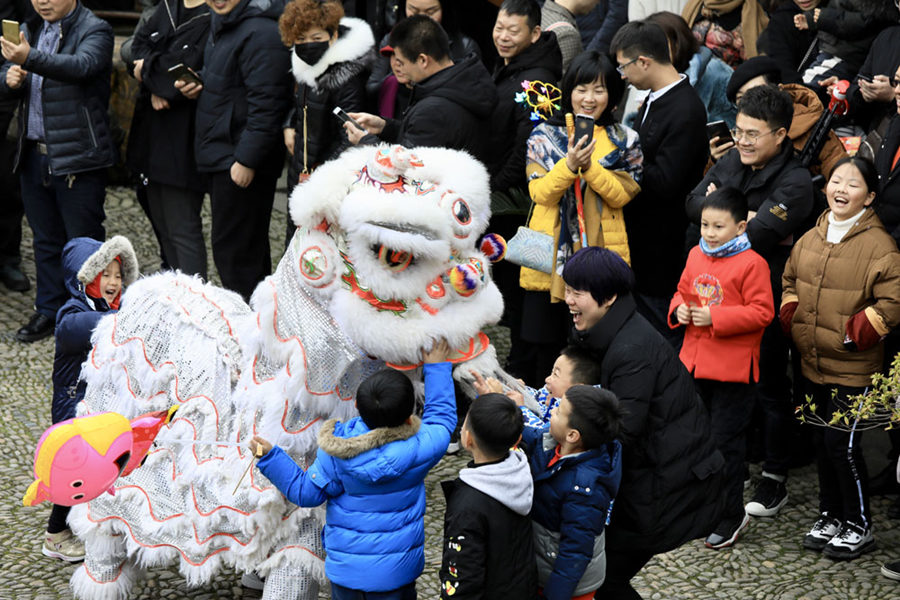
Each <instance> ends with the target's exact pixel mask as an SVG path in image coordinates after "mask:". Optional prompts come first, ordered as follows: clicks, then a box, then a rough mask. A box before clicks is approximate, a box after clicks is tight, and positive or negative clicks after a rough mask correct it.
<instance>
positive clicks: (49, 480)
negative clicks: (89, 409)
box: [22, 407, 176, 506]
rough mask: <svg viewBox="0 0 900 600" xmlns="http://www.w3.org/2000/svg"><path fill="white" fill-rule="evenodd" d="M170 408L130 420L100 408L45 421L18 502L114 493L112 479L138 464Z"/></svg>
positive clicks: (66, 501)
mask: <svg viewBox="0 0 900 600" xmlns="http://www.w3.org/2000/svg"><path fill="white" fill-rule="evenodd" d="M175 410H176V407H172V408H170V409H169V410H161V411H156V412H152V413H147V414H145V415H141V416H139V417H137V418H136V419H134V420H133V421H131V422H129V421H128V419H126V418H125V417H123V416H122V415H120V414H118V413H112V412H106V413H99V414H96V415H89V416H86V417H79V418H77V419H69V420H68V421H63V422H62V423H57V424H56V425H54V426H53V427H50V428H49V429H48V430H47V431H45V432H44V435H42V436H41V439H40V440H38V445H37V448H36V449H35V451H34V476H35V478H36V479H35V481H34V482H33V483H32V484H31V485H30V486H28V490H27V491H26V492H25V496H24V497H23V498H22V503H23V504H24V505H25V506H34V505H36V504H40V503H41V502H43V501H44V500H50V501H51V502H53V503H54V504H61V505H63V506H74V505H75V504H80V503H82V502H90V501H91V500H93V499H94V498H96V497H98V496H99V495H100V494H102V493H103V492H109V493H110V494H115V488H113V484H114V483H115V482H116V479H118V478H119V476H120V475H128V474H129V473H130V472H131V471H133V470H134V469H136V468H137V467H139V466H140V465H141V463H142V461H143V460H144V458H145V457H146V456H147V452H148V451H149V450H150V446H151V444H152V443H153V440H154V438H156V434H157V433H158V432H159V430H160V428H161V427H162V426H163V425H165V424H167V423H169V421H170V420H171V418H172V415H173V414H174V412H175Z"/></svg>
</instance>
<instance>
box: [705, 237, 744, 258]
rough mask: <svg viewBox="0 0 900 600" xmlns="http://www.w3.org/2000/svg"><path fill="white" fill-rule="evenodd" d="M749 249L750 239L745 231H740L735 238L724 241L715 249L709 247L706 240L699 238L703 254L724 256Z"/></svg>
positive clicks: (715, 256)
mask: <svg viewBox="0 0 900 600" xmlns="http://www.w3.org/2000/svg"><path fill="white" fill-rule="evenodd" d="M749 249H750V239H749V238H748V237H747V234H746V233H742V234H741V235H739V236H737V237H736V238H734V239H732V240H728V241H727V242H726V243H724V244H722V245H721V246H719V247H718V248H715V249H713V248H710V247H709V246H708V245H707V244H706V240H704V239H703V238H700V250H702V251H703V254H705V255H707V256H712V257H713V258H725V257H727V256H734V255H735V254H740V253H741V252H743V251H744V250H749Z"/></svg>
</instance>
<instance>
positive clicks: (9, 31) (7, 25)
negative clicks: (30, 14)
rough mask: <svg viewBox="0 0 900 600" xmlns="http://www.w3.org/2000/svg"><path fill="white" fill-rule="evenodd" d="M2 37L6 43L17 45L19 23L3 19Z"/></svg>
mask: <svg viewBox="0 0 900 600" xmlns="http://www.w3.org/2000/svg"><path fill="white" fill-rule="evenodd" d="M3 37H5V38H6V41H7V42H10V43H12V44H18V43H19V23H18V22H17V21H10V20H8V19H3Z"/></svg>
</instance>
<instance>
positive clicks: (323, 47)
mask: <svg viewBox="0 0 900 600" xmlns="http://www.w3.org/2000/svg"><path fill="white" fill-rule="evenodd" d="M328 47H329V44H328V42H309V43H306V44H294V54H296V55H297V58H299V59H300V60H302V61H303V62H305V63H306V64H308V65H314V64H316V63H317V62H319V61H320V60H321V59H322V56H323V55H324V54H325V52H326V51H327V50H328Z"/></svg>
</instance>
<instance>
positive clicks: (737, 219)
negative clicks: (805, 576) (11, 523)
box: [669, 187, 775, 549]
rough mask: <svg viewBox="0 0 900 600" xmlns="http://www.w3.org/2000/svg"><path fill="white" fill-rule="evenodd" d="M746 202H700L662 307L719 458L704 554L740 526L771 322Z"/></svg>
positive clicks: (725, 195)
mask: <svg viewBox="0 0 900 600" xmlns="http://www.w3.org/2000/svg"><path fill="white" fill-rule="evenodd" d="M746 228H747V199H746V197H744V195H743V194H742V193H741V192H740V191H739V190H737V189H734V188H727V187H726V188H722V189H718V190H714V191H712V192H710V193H709V194H708V195H707V196H706V198H705V199H704V201H703V205H702V212H701V217H700V235H701V239H700V245H699V246H697V247H695V248H693V249H692V250H691V252H690V254H689V255H688V259H687V264H686V265H685V268H684V272H683V273H682V274H681V280H680V281H679V282H678V289H677V291H676V293H675V296H674V297H673V298H672V302H671V303H670V305H669V325H670V326H671V327H672V328H673V329H674V328H676V327H680V326H682V325H683V326H685V327H686V328H687V329H686V331H685V334H684V345H683V346H682V347H681V354H680V355H679V357H680V358H681V362H683V363H684V366H685V367H686V368H687V370H688V371H690V373H691V374H692V375H693V376H694V382H695V384H696V386H697V391H698V393H699V394H700V396H701V397H702V398H703V401H704V403H705V404H706V406H707V408H708V409H709V412H710V419H711V420H712V429H713V436H714V437H715V441H716V445H717V446H718V448H719V450H720V451H721V452H722V454H723V455H724V456H725V494H726V509H725V513H724V517H723V519H722V521H721V522H720V523H719V525H718V526H717V527H716V528H715V530H713V532H712V533H711V534H710V535H709V537H707V538H706V546H707V547H708V548H715V549H719V548H726V547H728V546H731V545H732V544H734V542H735V540H737V537H738V534H739V533H740V532H741V530H742V529H743V528H744V527H746V526H747V523H748V521H749V518H750V517H749V516H748V515H747V514H746V513H745V512H744V501H743V479H744V458H745V456H744V455H745V453H746V442H745V433H746V428H747V424H748V422H749V420H750V413H751V412H752V409H753V405H754V394H755V390H756V387H755V383H756V381H757V380H758V379H759V344H760V341H761V340H762V335H763V330H764V329H765V328H766V326H767V325H768V324H769V323H771V322H772V319H773V317H774V316H775V310H774V308H773V301H772V285H771V283H770V281H769V267H768V265H767V264H766V261H765V259H763V258H762V257H761V256H760V255H759V254H757V253H756V252H754V251H753V250H751V249H750V241H749V240H748V239H747V234H746V233H745V229H746Z"/></svg>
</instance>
